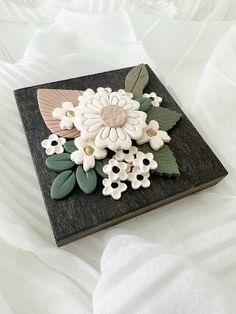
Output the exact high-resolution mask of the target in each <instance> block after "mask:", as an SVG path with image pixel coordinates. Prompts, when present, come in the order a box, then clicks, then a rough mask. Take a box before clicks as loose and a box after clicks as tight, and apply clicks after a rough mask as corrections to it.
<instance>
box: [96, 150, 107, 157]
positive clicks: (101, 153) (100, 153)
mask: <svg viewBox="0 0 236 314" xmlns="http://www.w3.org/2000/svg"><path fill="white" fill-rule="evenodd" d="M93 155H94V157H95V158H96V159H103V158H105V157H106V155H107V150H106V149H95V150H94V153H93Z"/></svg>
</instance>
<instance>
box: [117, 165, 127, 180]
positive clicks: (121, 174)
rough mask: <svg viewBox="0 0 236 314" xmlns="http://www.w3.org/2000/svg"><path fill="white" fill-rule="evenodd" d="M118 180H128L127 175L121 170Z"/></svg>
mask: <svg viewBox="0 0 236 314" xmlns="http://www.w3.org/2000/svg"><path fill="white" fill-rule="evenodd" d="M126 168H127V166H126ZM119 179H120V180H121V181H125V180H127V179H128V173H127V172H126V171H125V170H121V171H120V175H119Z"/></svg>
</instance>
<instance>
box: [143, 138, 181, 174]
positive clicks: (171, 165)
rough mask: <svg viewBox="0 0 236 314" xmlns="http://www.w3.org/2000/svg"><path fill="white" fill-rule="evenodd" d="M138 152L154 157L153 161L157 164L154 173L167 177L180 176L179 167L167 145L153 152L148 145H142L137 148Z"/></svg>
mask: <svg viewBox="0 0 236 314" xmlns="http://www.w3.org/2000/svg"><path fill="white" fill-rule="evenodd" d="M138 150H140V151H142V152H144V153H148V152H150V153H152V154H153V155H154V159H155V161H156V162H157V163H158V167H157V169H156V170H155V173H157V174H159V175H166V176H169V177H171V176H179V175H180V172H179V167H178V165H177V162H176V160H175V157H174V155H173V153H172V151H171V149H170V148H169V146H168V145H166V144H165V145H164V146H163V147H162V148H161V149H159V150H153V149H152V148H151V146H150V145H149V144H144V145H140V146H138Z"/></svg>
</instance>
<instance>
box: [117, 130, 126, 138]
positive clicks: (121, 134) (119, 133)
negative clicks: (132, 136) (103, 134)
mask: <svg viewBox="0 0 236 314" xmlns="http://www.w3.org/2000/svg"><path fill="white" fill-rule="evenodd" d="M116 130H117V135H118V137H119V139H121V140H122V141H125V140H127V134H126V133H125V132H124V130H123V129H122V128H117V129H116Z"/></svg>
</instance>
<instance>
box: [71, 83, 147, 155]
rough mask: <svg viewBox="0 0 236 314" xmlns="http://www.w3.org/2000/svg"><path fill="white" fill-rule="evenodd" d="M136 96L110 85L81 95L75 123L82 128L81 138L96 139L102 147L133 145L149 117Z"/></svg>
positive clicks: (125, 147) (124, 147) (112, 147)
mask: <svg viewBox="0 0 236 314" xmlns="http://www.w3.org/2000/svg"><path fill="white" fill-rule="evenodd" d="M132 96H133V95H132V94H130V93H125V92H124V91H123V90H119V91H118V92H112V91H111V90H110V89H108V88H98V89H97V92H96V93H95V92H94V93H92V92H91V90H89V92H85V93H84V94H83V95H82V96H80V97H79V106H78V107H76V108H75V119H74V124H75V126H76V128H77V129H78V130H80V131H81V138H83V139H95V144H96V146H97V147H99V148H105V147H108V148H109V149H111V150H114V151H116V150H117V149H129V148H130V147H131V145H132V141H131V140H132V139H134V140H138V139H139V138H140V137H141V136H142V131H143V128H144V127H146V122H145V121H146V117H147V115H146V113H145V112H142V111H139V103H138V102H137V101H135V100H133V99H132Z"/></svg>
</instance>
